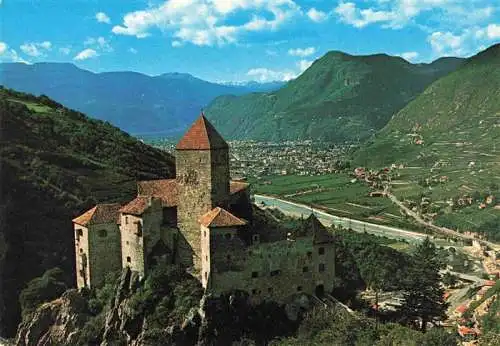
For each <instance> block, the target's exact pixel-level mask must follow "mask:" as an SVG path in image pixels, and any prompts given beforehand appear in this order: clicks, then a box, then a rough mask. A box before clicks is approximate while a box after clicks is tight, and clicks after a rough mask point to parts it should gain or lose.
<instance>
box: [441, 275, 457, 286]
mask: <svg viewBox="0 0 500 346" xmlns="http://www.w3.org/2000/svg"><path fill="white" fill-rule="evenodd" d="M442 280H443V284H444V285H445V286H448V287H454V286H455V285H456V284H457V283H458V276H456V275H454V274H451V273H449V272H446V273H445V274H444V275H443V279H442Z"/></svg>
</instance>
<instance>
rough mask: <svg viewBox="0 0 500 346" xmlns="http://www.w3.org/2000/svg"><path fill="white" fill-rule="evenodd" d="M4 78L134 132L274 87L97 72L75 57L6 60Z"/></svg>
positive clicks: (178, 125)
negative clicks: (47, 60)
mask: <svg viewBox="0 0 500 346" xmlns="http://www.w3.org/2000/svg"><path fill="white" fill-rule="evenodd" d="M0 84H2V85H4V86H6V87H8V88H13V89H16V90H20V91H24V92H29V93H33V94H36V95H40V94H45V95H47V96H49V97H51V98H53V99H54V100H56V101H58V102H61V103H64V104H65V105H67V106H68V107H71V108H74V109H77V110H79V111H82V112H85V113H86V114H88V115H89V116H92V117H94V118H97V119H101V120H107V121H109V122H110V123H112V124H113V125H116V126H118V127H120V128H121V129H123V130H125V131H127V132H130V133H132V134H138V133H168V132H171V131H173V130H176V129H178V130H181V131H182V130H184V129H185V128H186V127H187V126H188V124H190V123H191V122H192V121H193V120H194V118H195V117H196V116H197V115H198V114H199V112H200V109H201V108H202V107H205V106H206V105H207V104H208V103H209V102H210V101H212V100H213V99H214V98H215V97H217V96H220V95H226V94H230V95H242V94H246V93H250V92H254V91H262V90H271V89H270V86H269V85H267V84H265V85H261V84H259V83H256V84H249V85H237V86H234V85H222V84H216V83H211V82H207V81H204V80H201V79H199V78H196V77H193V76H192V75H190V74H187V73H165V74H162V75H159V76H154V77H151V76H147V75H143V74H140V73H136V72H105V73H92V72H90V71H87V70H83V69H80V68H78V67H76V66H75V65H73V64H69V63H37V64H33V65H27V64H21V63H4V64H0Z"/></svg>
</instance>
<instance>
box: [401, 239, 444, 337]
mask: <svg viewBox="0 0 500 346" xmlns="http://www.w3.org/2000/svg"><path fill="white" fill-rule="evenodd" d="M412 257H413V265H412V266H411V268H410V270H409V273H408V277H407V280H406V283H405V286H406V287H405V291H406V292H405V293H404V299H405V302H404V304H403V306H402V310H401V311H402V313H403V318H404V319H405V320H406V321H408V322H411V323H414V322H416V321H420V322H421V327H420V329H421V330H422V331H423V332H425V330H426V326H427V323H428V322H431V323H434V324H436V322H439V321H441V320H443V319H445V318H446V309H447V307H448V304H447V303H445V302H444V298H443V295H444V288H443V287H442V285H441V275H440V274H439V270H440V269H442V268H443V267H444V263H443V262H441V261H440V260H439V258H438V254H437V250H436V246H435V245H434V244H433V243H432V242H431V241H430V240H429V238H428V237H427V238H426V239H425V240H424V241H423V242H422V243H421V244H419V245H418V246H417V249H416V251H415V253H414V254H413V255H412Z"/></svg>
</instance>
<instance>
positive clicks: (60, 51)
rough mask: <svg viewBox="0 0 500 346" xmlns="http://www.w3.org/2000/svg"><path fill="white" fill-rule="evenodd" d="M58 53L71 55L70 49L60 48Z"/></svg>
mask: <svg viewBox="0 0 500 346" xmlns="http://www.w3.org/2000/svg"><path fill="white" fill-rule="evenodd" d="M59 53H61V54H63V55H69V53H71V47H61V48H59Z"/></svg>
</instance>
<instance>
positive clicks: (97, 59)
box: [0, 0, 500, 82]
mask: <svg viewBox="0 0 500 346" xmlns="http://www.w3.org/2000/svg"><path fill="white" fill-rule="evenodd" d="M0 21H1V23H0V61H1V62H24V63H30V64H33V63H37V62H46V61H50V62H70V63H73V64H75V65H77V66H78V67H80V68H83V69H87V70H91V71H94V72H104V71H125V70H126V71H136V72H140V73H144V74H148V75H158V74H162V73H166V72H184V73H190V74H192V75H194V76H196V77H199V78H202V79H205V80H209V81H215V82H229V81H233V82H236V81H249V80H256V81H260V82H267V81H273V80H289V79H292V78H295V77H296V76H297V75H299V74H300V73H301V72H303V71H304V70H305V69H306V68H307V67H309V66H310V64H311V63H312V62H313V61H314V60H315V59H318V58H320V57H321V56H322V55H324V54H325V53H326V52H328V51H331V50H337V51H343V52H346V53H349V54H354V55H367V54H375V53H386V54H389V55H397V56H401V57H403V58H405V59H406V60H408V61H410V62H414V63H418V62H430V61H432V60H435V59H437V58H439V57H442V56H461V57H467V56H471V55H473V54H476V53H477V52H478V51H480V50H483V49H485V48H487V47H489V46H491V45H492V44H494V43H498V42H500V0H324V1H323V0H168V1H164V0H149V1H148V0H102V1H97V0H0ZM0 78H1V77H0Z"/></svg>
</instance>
